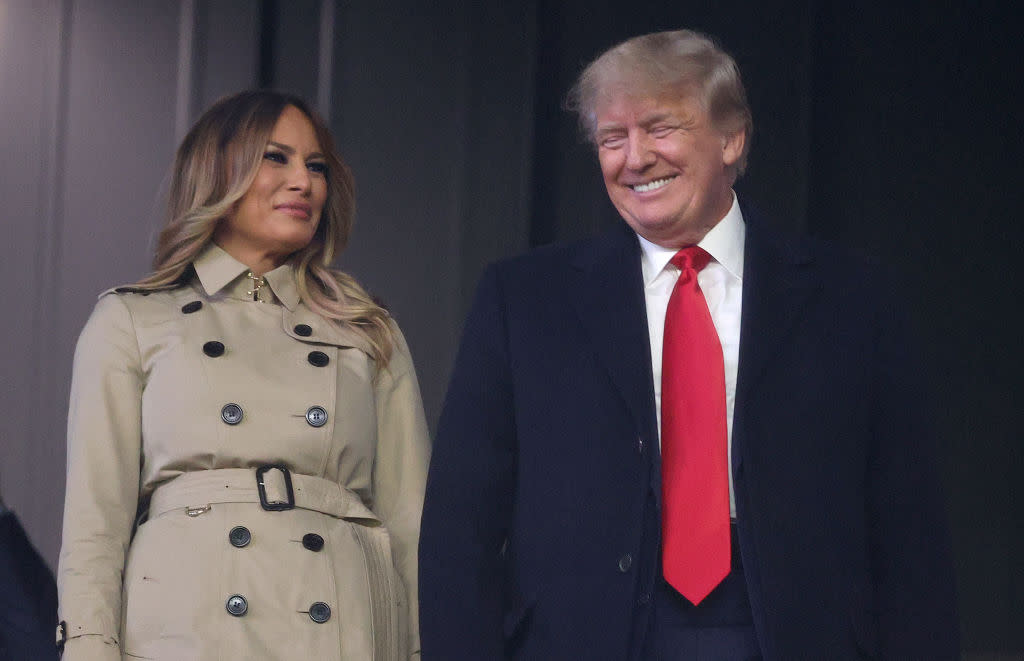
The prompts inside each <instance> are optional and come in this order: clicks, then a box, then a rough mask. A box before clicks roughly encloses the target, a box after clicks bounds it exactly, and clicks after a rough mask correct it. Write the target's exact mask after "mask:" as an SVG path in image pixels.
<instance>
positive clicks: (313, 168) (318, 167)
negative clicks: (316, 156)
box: [306, 161, 327, 174]
mask: <svg viewBox="0 0 1024 661" xmlns="http://www.w3.org/2000/svg"><path fill="white" fill-rule="evenodd" d="M306 167H307V168H309V171H310V172H314V173H316V174H327V164H326V163H321V162H320V161H314V162H312V163H306Z"/></svg>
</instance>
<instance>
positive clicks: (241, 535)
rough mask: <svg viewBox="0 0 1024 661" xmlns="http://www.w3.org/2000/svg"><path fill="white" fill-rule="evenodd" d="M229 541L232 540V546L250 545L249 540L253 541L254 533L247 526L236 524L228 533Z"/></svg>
mask: <svg viewBox="0 0 1024 661" xmlns="http://www.w3.org/2000/svg"><path fill="white" fill-rule="evenodd" d="M228 541H229V542H231V546H234V547H235V548H239V549H240V548H243V547H246V546H249V542H251V541H252V533H250V532H249V529H248V528H246V527H245V526H235V527H234V528H232V529H231V531H230V532H229V533H228Z"/></svg>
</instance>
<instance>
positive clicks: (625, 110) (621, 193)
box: [594, 93, 744, 248]
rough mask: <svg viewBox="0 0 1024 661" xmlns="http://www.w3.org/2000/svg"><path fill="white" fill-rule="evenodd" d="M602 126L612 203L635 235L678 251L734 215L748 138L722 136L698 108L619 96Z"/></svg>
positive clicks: (668, 99)
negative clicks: (737, 169) (738, 175)
mask: <svg viewBox="0 0 1024 661" xmlns="http://www.w3.org/2000/svg"><path fill="white" fill-rule="evenodd" d="M596 119H597V121H596V131H595V134H594V136H595V141H596V143H597V154H598V160H599V161H600V162H601V173H602V174H603V176H604V185H605V188H607V190H608V197H610V198H611V201H612V204H614V205H615V208H616V209H618V210H619V213H620V214H621V215H622V217H623V219H625V221H626V223H628V224H629V226H630V227H632V228H633V230H634V231H636V233H637V234H639V235H640V236H642V237H644V238H645V239H648V240H649V241H651V242H653V243H656V244H658V245H661V246H665V247H669V248H680V247H682V246H685V245H692V244H695V243H697V242H699V241H700V240H701V239H702V238H704V235H705V234H707V232H708V230H710V229H711V228H712V227H714V226H715V224H716V223H718V221H719V220H721V219H722V218H723V217H724V216H725V214H726V213H727V212H728V211H729V207H730V206H731V205H732V184H733V181H734V180H735V167H734V166H735V165H736V162H737V161H738V159H739V157H740V154H741V153H742V151H743V140H744V135H743V132H742V131H741V132H739V133H738V134H736V135H733V136H725V135H723V134H722V133H720V132H719V131H718V130H717V129H715V128H714V127H713V126H712V124H711V119H710V117H708V113H707V112H706V111H705V110H704V109H703V108H702V107H701V104H700V102H699V101H698V100H696V99H692V98H678V97H672V96H668V95H666V96H663V97H658V98H654V97H650V96H632V95H628V94H626V93H619V94H616V95H613V96H612V97H611V98H610V99H608V100H607V101H605V102H604V103H602V104H601V105H599V106H598V108H597V118H596Z"/></svg>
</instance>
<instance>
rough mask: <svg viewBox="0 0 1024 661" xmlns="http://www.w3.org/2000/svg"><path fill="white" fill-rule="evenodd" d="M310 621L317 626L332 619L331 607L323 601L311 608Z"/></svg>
mask: <svg viewBox="0 0 1024 661" xmlns="http://www.w3.org/2000/svg"><path fill="white" fill-rule="evenodd" d="M309 619H311V620H313V621H314V622H316V623H317V624H323V623H324V622H326V621H327V620H329V619H331V607H330V606H328V605H327V604H325V603H324V602H322V601H318V602H316V603H314V604H313V605H312V606H310V607H309Z"/></svg>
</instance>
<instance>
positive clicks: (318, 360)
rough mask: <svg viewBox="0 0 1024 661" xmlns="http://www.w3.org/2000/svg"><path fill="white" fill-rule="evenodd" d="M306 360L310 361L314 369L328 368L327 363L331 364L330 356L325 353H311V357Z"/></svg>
mask: <svg viewBox="0 0 1024 661" xmlns="http://www.w3.org/2000/svg"><path fill="white" fill-rule="evenodd" d="M306 358H307V359H308V360H309V364H310V365H313V366H314V367H326V366H327V363H329V362H331V358H330V356H328V355H327V354H325V353H324V352H323V351H310V352H309V356H307V357H306Z"/></svg>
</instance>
